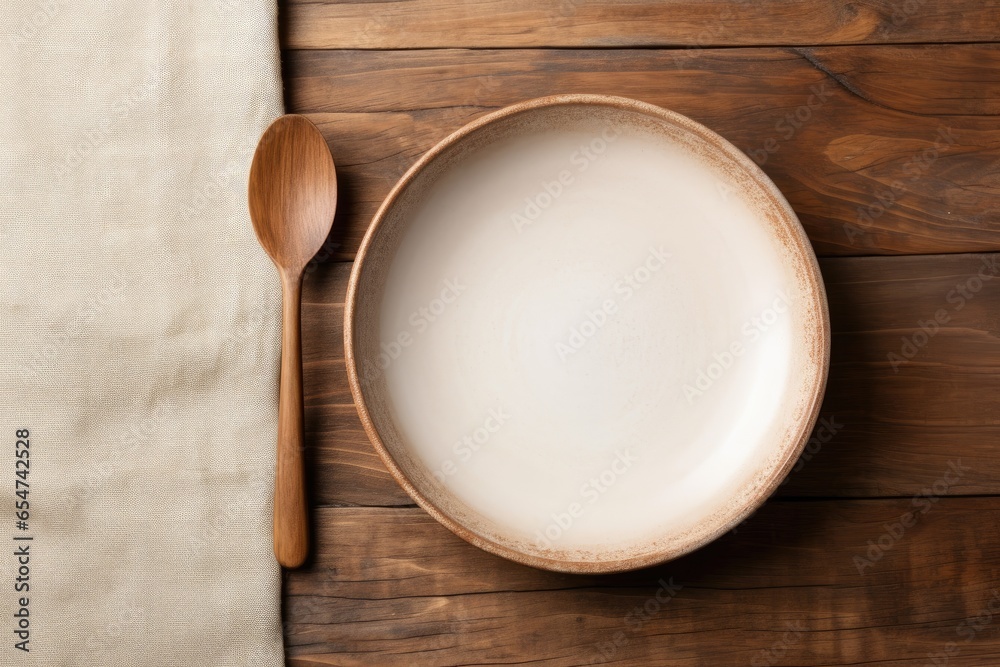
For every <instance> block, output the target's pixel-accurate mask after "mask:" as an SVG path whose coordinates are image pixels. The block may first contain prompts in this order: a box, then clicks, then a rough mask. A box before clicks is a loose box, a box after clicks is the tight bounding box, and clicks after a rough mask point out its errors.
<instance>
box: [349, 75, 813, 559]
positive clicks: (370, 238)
mask: <svg viewBox="0 0 1000 667" xmlns="http://www.w3.org/2000/svg"><path fill="white" fill-rule="evenodd" d="M559 106H598V107H611V108H613V109H618V110H622V111H629V112H633V113H638V114H642V115H646V116H651V117H653V118H655V119H658V120H662V121H666V122H668V123H670V124H672V125H674V126H677V127H681V128H684V129H686V130H688V131H690V132H692V133H694V134H696V135H698V136H699V137H700V138H702V139H704V140H706V141H707V142H708V143H710V144H713V146H714V147H715V148H717V149H718V150H719V151H720V152H721V153H723V154H725V155H726V156H727V157H729V158H730V159H732V160H733V161H734V162H736V163H737V165H738V166H739V167H741V168H742V169H743V170H744V171H745V172H746V173H748V174H749V175H750V176H752V177H753V179H754V180H755V181H756V183H757V185H758V186H759V187H760V189H761V190H762V191H763V192H765V193H766V194H767V195H768V196H769V197H770V198H771V200H772V202H773V203H774V204H775V205H776V206H777V208H778V209H780V212H781V214H782V217H783V218H784V219H785V221H786V222H787V223H788V228H789V230H788V231H790V232H791V234H790V237H789V241H790V245H792V246H793V248H794V252H795V253H796V254H797V255H798V256H799V257H801V258H802V259H803V260H804V262H803V263H804V265H805V268H807V270H808V278H809V280H807V281H806V286H807V291H809V292H811V296H812V298H813V300H814V303H815V305H816V311H817V312H815V313H813V314H814V315H815V316H817V317H818V319H819V326H818V327H817V331H818V332H819V336H818V340H813V341H807V342H811V343H812V346H811V347H812V349H813V350H814V351H818V352H819V353H820V354H818V355H815V354H814V355H813V357H814V358H817V359H818V363H819V364H820V366H821V367H820V368H819V369H818V372H817V373H816V374H815V382H814V383H813V385H812V386H811V387H809V395H808V399H807V404H808V407H807V408H806V410H805V411H804V413H803V418H802V420H801V422H800V424H799V434H798V438H797V439H796V440H795V442H794V446H786V447H785V448H784V449H785V451H784V459H783V460H782V461H781V462H780V463H779V464H778V465H776V466H774V467H773V468H772V470H771V474H770V475H769V476H768V477H767V478H766V480H765V482H764V483H763V484H761V485H760V486H758V487H757V488H756V489H755V490H754V492H753V493H751V494H748V495H747V496H746V498H745V499H744V500H742V501H741V502H740V503H739V505H738V509H737V510H736V511H735V512H732V513H731V514H730V518H729V520H727V521H720V522H719V524H718V525H717V526H715V527H714V529H712V530H709V531H707V532H705V533H703V534H702V536H701V538H700V539H697V540H692V541H690V542H689V543H686V544H683V545H681V546H680V547H679V548H677V547H675V548H672V549H664V550H661V551H655V552H649V553H644V554H640V555H636V556H628V557H624V558H617V559H609V560H568V559H567V560H564V559H556V558H549V557H546V556H539V555H534V554H529V553H525V552H522V551H518V550H516V549H512V548H511V547H509V546H507V545H505V544H502V543H500V542H497V541H495V540H492V539H490V538H488V537H484V536H482V535H480V534H478V533H476V532H474V531H473V530H471V529H470V528H468V527H466V526H465V525H463V524H461V523H459V522H458V521H456V520H455V519H453V518H452V517H451V516H450V515H448V514H447V513H446V512H444V511H442V510H441V509H440V508H439V507H437V505H435V504H434V503H433V502H431V500H430V499H428V498H427V497H426V496H424V495H423V494H422V493H421V492H420V491H419V490H418V489H417V488H416V487H415V486H413V484H412V483H411V482H410V480H409V478H408V477H407V476H406V473H405V472H404V471H403V470H402V469H401V468H400V467H399V466H398V465H397V463H396V461H395V459H394V458H393V456H392V454H391V452H390V451H389V450H388V449H387V448H386V446H385V443H384V442H383V441H382V438H381V436H380V434H379V432H378V430H377V429H376V427H375V424H374V422H373V420H372V418H371V414H370V413H369V411H368V406H367V404H366V403H365V398H364V393H363V390H362V386H361V384H362V382H361V377H360V374H359V372H358V367H357V359H356V358H355V355H354V342H355V333H354V327H355V325H356V323H357V318H356V313H357V307H356V306H357V300H358V293H359V292H360V288H361V284H362V280H361V276H362V272H363V268H364V265H365V261H366V259H367V257H368V252H369V250H370V248H371V245H372V243H373V242H374V239H375V237H376V236H377V235H378V234H379V233H380V231H381V229H382V227H383V225H384V224H385V220H386V217H387V214H388V213H389V211H390V210H391V209H392V208H393V206H395V204H396V202H397V200H398V199H399V197H400V196H401V195H402V194H403V192H404V191H405V190H406V188H407V187H409V185H410V184H411V183H412V182H413V181H414V180H416V178H417V177H418V176H419V175H420V174H421V172H423V170H424V169H425V167H427V166H428V165H429V164H431V163H432V162H433V161H434V160H435V159H437V158H438V156H440V155H441V154H442V153H444V152H445V151H447V150H448V149H450V148H451V147H453V146H454V145H456V144H457V143H459V142H460V141H462V140H463V139H465V138H466V137H468V136H469V135H471V134H473V133H475V132H477V131H478V130H480V129H482V128H483V127H485V126H487V125H491V124H493V123H496V122H498V121H501V120H504V119H506V118H509V117H512V116H516V115H520V114H523V113H527V112H531V111H534V110H537V109H543V108H550V107H559ZM830 341H831V331H830V317H829V307H828V303H827V297H826V289H825V286H824V283H823V277H822V274H821V272H820V268H819V263H818V261H817V259H816V255H815V252H814V251H813V248H812V244H811V243H810V241H809V238H808V237H807V236H806V233H805V230H804V229H803V227H802V224H801V222H800V221H799V219H798V216H797V215H796V214H795V211H794V210H793V209H792V207H791V205H790V204H789V203H788V201H787V199H785V196H784V195H783V194H782V193H781V191H780V190H779V189H778V187H777V185H775V184H774V182H773V181H772V180H771V179H770V178H769V177H768V176H767V175H766V174H765V173H764V172H763V170H761V168H760V167H759V166H758V165H757V164H756V163H755V162H753V160H751V159H750V158H749V157H748V156H747V155H746V154H745V153H743V151H741V150H740V149H739V148H737V147H736V146H735V145H733V144H732V143H731V142H729V141H728V140H727V139H725V138H724V137H722V136H721V135H719V134H717V133H716V132H714V131H713V130H710V129H709V128H707V127H705V126H704V125H702V124H701V123H698V122H697V121H694V120H692V119H691V118H688V117H687V116H684V115H682V114H679V113H677V112H674V111H670V110H668V109H664V108H662V107H659V106H656V105H653V104H650V103H647V102H642V101H639V100H636V99H632V98H628V97H619V96H614V95H595V94H563V95H551V96H546V97H539V98H535V99H530V100H526V101H523V102H519V103H516V104H512V105H510V106H506V107H503V108H501V109H498V110H496V111H493V112H490V113H487V114H484V115H483V116H480V117H479V118H476V119H474V120H472V121H471V122H469V123H468V124H466V125H464V126H463V127H461V128H459V129H458V130H456V131H454V132H452V133H451V134H449V135H448V136H446V137H445V138H444V139H442V140H440V141H439V142H437V143H436V144H435V145H434V146H433V147H432V148H430V149H429V150H428V151H427V152H426V153H424V154H423V155H422V156H421V157H420V158H419V159H418V160H417V161H416V162H415V163H414V164H413V165H412V166H411V167H410V168H409V169H407V171H406V173H404V174H403V176H402V177H401V178H400V179H399V181H398V182H397V183H396V184H395V186H393V188H392V190H390V192H389V194H388V195H387V196H386V198H385V200H384V201H383V202H382V204H381V205H380V206H379V208H378V210H377V211H376V213H375V216H374V217H373V218H372V221H371V223H370V224H369V226H368V230H367V231H366V233H365V236H364V239H363V240H362V242H361V246H360V247H359V249H358V252H357V254H356V256H355V259H354V264H353V267H352V269H351V276H350V281H349V283H348V287H347V297H346V300H345V304H344V356H345V361H346V364H347V374H348V382H349V384H350V387H351V395H352V397H353V399H354V404H355V407H356V408H357V411H358V416H359V417H360V419H361V424H362V426H363V427H364V430H365V433H366V434H367V435H368V439H369V440H370V441H371V443H372V446H373V447H374V448H375V451H376V452H377V453H378V455H379V457H380V458H381V459H382V462H383V463H384V464H385V466H386V468H388V470H389V473H390V474H391V475H392V477H393V478H394V479H395V480H396V482H397V483H398V484H399V485H400V486H401V487H402V488H403V490H404V491H406V493H407V494H408V495H409V496H410V497H411V498H412V499H413V500H414V501H415V502H416V503H417V505H419V506H420V507H421V508H423V509H424V510H425V511H426V512H427V513H428V514H430V515H431V516H432V517H433V518H434V519H436V520H437V521H438V522H439V523H441V524H442V525H443V526H445V527H446V528H448V529H449V530H450V531H451V532H453V533H454V534H455V535H457V536H458V537H460V538H462V539H463V540H465V541H466V542H468V543H470V544H472V545H474V546H476V547H479V548H480V549H482V550H483V551H486V552H488V553H492V554H495V555H497V556H501V557H503V558H506V559H508V560H511V561H514V562H516V563H520V564H523V565H528V566H531V567H536V568H540V569H544V570H550V571H555V572H564V573H570V574H610V573H615V572H625V571H629V570H636V569H641V568H645V567H651V566H653V565H658V564H661V563H665V562H667V561H670V560H673V559H675V558H679V557H681V556H683V555H686V554H688V553H691V552H692V551H695V550H697V549H700V548H701V547H703V546H705V545H706V544H709V543H711V542H713V541H714V540H716V539H718V538H719V537H721V536H722V535H724V534H725V533H727V532H729V531H730V530H732V529H733V528H734V527H736V526H738V525H739V524H740V523H742V522H743V521H744V520H745V519H746V518H747V517H749V516H750V515H751V514H753V513H754V512H755V511H756V510H757V509H758V508H759V507H760V506H761V505H762V504H763V503H764V502H765V501H766V500H767V499H768V498H769V497H770V496H771V494H772V493H774V491H775V490H776V489H777V488H778V486H780V484H781V483H782V481H783V480H784V479H785V477H786V476H787V474H788V472H789V471H790V469H791V467H792V466H793V465H794V464H795V462H796V461H797V460H798V458H799V456H800V455H801V453H802V450H803V448H804V447H805V445H806V443H807V442H808V440H809V436H810V434H811V433H812V430H813V428H814V426H815V423H816V420H817V418H818V416H819V410H820V406H821V404H822V400H823V396H824V393H825V389H826V383H827V378H828V375H829V367H830ZM809 347H810V346H809V345H805V346H804V349H808V348H809ZM817 348H818V349H817Z"/></svg>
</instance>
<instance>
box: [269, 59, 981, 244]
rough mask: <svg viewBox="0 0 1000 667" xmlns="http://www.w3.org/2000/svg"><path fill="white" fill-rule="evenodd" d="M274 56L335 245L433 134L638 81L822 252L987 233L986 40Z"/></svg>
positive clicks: (961, 240)
mask: <svg viewBox="0 0 1000 667" xmlns="http://www.w3.org/2000/svg"><path fill="white" fill-rule="evenodd" d="M286 65H287V81H288V84H289V95H290V104H291V108H292V109H294V110H296V111H298V112H307V113H310V114H312V118H313V120H315V121H317V122H318V123H319V124H320V126H321V127H322V129H323V131H324V133H325V134H326V136H327V138H328V140H329V142H330V144H331V148H332V150H333V152H334V155H335V158H336V159H337V161H338V168H339V170H340V174H341V181H342V185H343V190H342V196H343V201H342V205H341V209H340V210H341V212H340V215H339V216H338V221H337V225H336V232H335V234H336V239H335V240H336V242H337V243H338V244H339V247H338V249H337V257H338V258H340V259H350V258H351V257H353V255H354V253H355V252H356V250H357V247H358V244H359V243H360V239H361V237H362V236H363V234H364V231H365V229H366V228H367V225H368V222H369V221H370V219H371V216H372V215H373V214H374V212H375V209H376V208H377V206H378V204H379V203H380V202H381V201H382V199H383V198H384V197H385V195H386V194H388V191H389V189H390V188H391V187H392V185H393V184H394V183H395V181H396V180H398V178H399V177H400V176H401V175H402V173H403V172H404V171H405V170H406V168H407V167H409V165H411V164H412V163H413V162H414V161H415V160H416V159H417V158H418V156H419V155H420V154H422V153H423V152H424V151H426V150H427V149H428V148H430V147H431V146H432V145H433V144H434V143H436V142H437V141H438V140H440V139H441V138H443V137H444V136H446V135H447V134H448V133H449V132H451V131H453V130H455V129H457V128H458V127H460V126H461V125H463V124H464V123H466V122H468V121H469V120H471V119H472V118H474V117H475V116H477V115H479V114H481V113H483V112H485V111H486V110H488V109H493V108H496V107H500V106H503V105H506V104H511V103H514V102H517V101H520V100H523V99H525V98H530V97H536V96H543V95H547V94H553V93H568V92H585V93H608V94H616V95H625V96H630V97H636V98H639V99H643V100H646V101H649V102H652V103H655V104H659V105H661V106H664V107H667V108H671V109H674V110H676V111H679V112H681V113H683V114H686V115H688V116H691V117H692V118H694V119H696V120H698V121H700V122H702V123H704V124H705V125H707V126H708V127H711V128H712V129H714V130H716V131H718V132H719V133H720V134H722V135H723V136H724V137H726V138H727V139H729V140H730V141H732V142H733V143H734V144H735V145H736V146H738V147H739V148H740V149H742V150H743V151H745V152H746V153H748V154H749V155H750V156H751V157H753V158H754V159H755V160H756V161H757V162H758V163H759V164H761V165H762V167H763V169H764V171H766V172H767V173H768V175H770V176H771V178H773V179H774V180H775V182H776V183H777V184H778V186H779V187H780V188H781V190H782V192H784V193H785V195H786V197H787V198H788V199H789V201H790V202H791V204H792V206H793V207H794V208H795V210H796V212H797V213H798V215H799V217H800V218H801V220H802V222H803V225H804V226H805V228H806V231H807V233H808V234H809V237H810V239H811V240H812V242H813V244H814V246H815V248H816V251H817V253H819V254H820V255H824V256H838V255H847V256H857V255H878V254H913V253H947V252H992V251H997V250H1000V205H998V204H997V203H996V202H997V201H1000V199H998V197H1000V127H998V126H997V123H996V120H995V118H996V116H997V115H998V114H1000V79H997V78H996V77H993V76H992V74H991V72H995V71H997V70H998V69H1000V45H968V46H952V47H948V48H946V49H942V48H937V47H913V46H893V47H879V48H871V47H838V48H814V49H715V50H712V49H704V50H700V51H696V52H686V51H676V50H674V51H665V50H622V51H619V50H615V51H566V50H556V51H489V50H487V51H460V50H440V51H392V52H366V51H329V52H292V53H289V54H287V63H286ZM914 72H919V73H920V76H919V77H918V76H912V73H914Z"/></svg>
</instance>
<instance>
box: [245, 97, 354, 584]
mask: <svg viewBox="0 0 1000 667" xmlns="http://www.w3.org/2000/svg"><path fill="white" fill-rule="evenodd" d="M336 209H337V174H336V171H335V168H334V165H333V157H332V156H331V155H330V149H329V147H327V145H326V140H325V139H323V135H322V134H320V131H319V129H317V128H316V126H315V125H313V124H312V123H311V122H309V121H308V120H307V119H306V118H305V117H303V116H295V115H288V116H283V117H281V118H279V119H277V120H276V121H274V122H273V123H272V124H271V126H270V127H269V128H267V131H266V132H264V136H263V137H261V140H260V143H259V144H258V146H257V152H256V153H255V154H254V157H253V165H252V166H251V167H250V217H251V218H252V219H253V225H254V230H255V231H256V232H257V238H258V239H259V240H260V244H261V245H262V246H264V250H266V251H267V254H268V255H270V256H271V259H272V260H274V264H275V266H277V267H278V272H279V273H280V274H281V284H282V297H283V302H284V307H283V309H282V311H283V321H282V337H281V390H280V391H281V393H280V398H279V400H278V459H277V469H276V471H275V481H274V555H275V556H276V557H277V559H278V562H279V563H281V564H282V565H283V566H284V567H288V568H294V567H298V566H300V565H302V563H303V561H305V559H306V555H307V554H308V551H309V536H308V526H307V516H306V487H305V469H304V466H303V457H302V438H303V436H302V423H303V414H302V336H301V308H302V275H303V272H304V271H305V268H306V265H307V264H308V263H309V260H311V259H312V258H313V257H314V256H315V255H316V253H317V252H319V250H320V248H322V247H323V244H324V243H325V242H326V239H327V236H329V234H330V228H331V227H332V226H333V214H334V212H335V211H336Z"/></svg>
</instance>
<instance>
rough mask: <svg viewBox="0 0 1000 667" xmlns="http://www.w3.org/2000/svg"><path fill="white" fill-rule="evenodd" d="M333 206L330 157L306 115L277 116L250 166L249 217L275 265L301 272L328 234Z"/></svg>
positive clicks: (333, 177) (334, 181) (333, 176)
mask: <svg viewBox="0 0 1000 667" xmlns="http://www.w3.org/2000/svg"><path fill="white" fill-rule="evenodd" d="M336 210H337V174H336V170H335V168H334V165H333V156H331V155H330V149H329V147H327V145H326V140H325V139H324V138H323V135H322V134H321V133H320V131H319V129H318V128H317V127H316V126H315V125H313V124H312V123H311V122H310V121H309V120H308V119H306V118H305V117H304V116H297V115H288V116H282V117H281V118H278V119H277V120H276V121H274V122H273V123H271V126H270V127H268V128H267V131H265V132H264V136H263V137H261V140H260V143H259V144H258V145H257V152H256V153H254V157H253V164H252V165H251V167H250V218H251V219H252V220H253V226H254V230H255V231H256V232H257V238H258V239H259V240H260V244H261V245H262V246H264V250H266V251H267V254H269V255H270V256H271V259H273V260H274V263H275V264H277V265H278V268H279V269H291V270H301V269H304V268H305V266H306V264H308V263H309V260H311V259H312V258H313V257H314V256H315V255H316V253H317V252H319V250H320V248H322V247H323V244H324V243H325V242H326V238H327V236H329V234H330V228H331V227H332V226H333V215H334V213H335V212H336Z"/></svg>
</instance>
